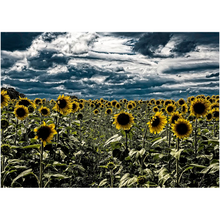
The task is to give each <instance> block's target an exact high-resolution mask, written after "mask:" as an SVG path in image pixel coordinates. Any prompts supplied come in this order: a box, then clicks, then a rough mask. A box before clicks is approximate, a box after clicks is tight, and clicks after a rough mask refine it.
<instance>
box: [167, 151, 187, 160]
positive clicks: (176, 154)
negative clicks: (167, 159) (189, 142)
mask: <svg viewBox="0 0 220 220" xmlns="http://www.w3.org/2000/svg"><path fill="white" fill-rule="evenodd" d="M183 150H184V149H180V150H178V151H177V149H171V152H170V154H171V155H172V156H173V157H175V158H176V159H177V160H179V159H180V154H181V152H182V151H183Z"/></svg>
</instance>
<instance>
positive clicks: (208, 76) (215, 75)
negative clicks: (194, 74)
mask: <svg viewBox="0 0 220 220" xmlns="http://www.w3.org/2000/svg"><path fill="white" fill-rule="evenodd" d="M212 77H218V78H219V72H218V73H212V74H210V75H206V78H212Z"/></svg>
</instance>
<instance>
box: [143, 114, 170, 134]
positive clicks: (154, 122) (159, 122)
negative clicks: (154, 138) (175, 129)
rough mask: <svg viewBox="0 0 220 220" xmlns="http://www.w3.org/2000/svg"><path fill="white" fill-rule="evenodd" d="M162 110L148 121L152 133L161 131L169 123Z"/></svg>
mask: <svg viewBox="0 0 220 220" xmlns="http://www.w3.org/2000/svg"><path fill="white" fill-rule="evenodd" d="M162 114H163V113H162V112H157V113H156V114H155V115H154V116H153V117H152V119H151V120H150V121H149V122H148V123H147V124H148V126H149V128H150V133H155V134H156V133H160V132H161V131H162V130H163V128H164V126H165V125H166V123H167V120H166V116H164V115H162Z"/></svg>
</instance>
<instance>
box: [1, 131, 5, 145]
mask: <svg viewBox="0 0 220 220" xmlns="http://www.w3.org/2000/svg"><path fill="white" fill-rule="evenodd" d="M3 137H4V128H2V132H1V144H3Z"/></svg>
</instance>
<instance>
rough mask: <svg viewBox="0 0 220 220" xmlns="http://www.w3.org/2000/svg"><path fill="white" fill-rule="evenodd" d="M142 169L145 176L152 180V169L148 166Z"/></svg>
mask: <svg viewBox="0 0 220 220" xmlns="http://www.w3.org/2000/svg"><path fill="white" fill-rule="evenodd" d="M143 171H144V173H145V174H146V177H147V178H149V179H151V180H152V181H153V180H154V175H153V173H152V171H151V170H150V169H149V168H146V169H144V170H143Z"/></svg>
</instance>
